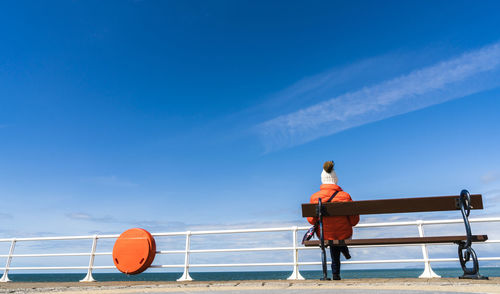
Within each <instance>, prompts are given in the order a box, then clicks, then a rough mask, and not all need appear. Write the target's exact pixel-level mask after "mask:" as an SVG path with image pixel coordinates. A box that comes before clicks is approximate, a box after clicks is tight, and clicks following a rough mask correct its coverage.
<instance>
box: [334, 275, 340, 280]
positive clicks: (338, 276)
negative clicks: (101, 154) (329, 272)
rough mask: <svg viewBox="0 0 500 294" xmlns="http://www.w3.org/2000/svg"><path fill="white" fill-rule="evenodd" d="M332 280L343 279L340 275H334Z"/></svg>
mask: <svg viewBox="0 0 500 294" xmlns="http://www.w3.org/2000/svg"><path fill="white" fill-rule="evenodd" d="M332 280H337V281H338V280H341V278H340V275H333V277H332Z"/></svg>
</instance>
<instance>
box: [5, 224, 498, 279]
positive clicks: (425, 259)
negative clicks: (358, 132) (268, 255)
mask: <svg viewBox="0 0 500 294" xmlns="http://www.w3.org/2000/svg"><path fill="white" fill-rule="evenodd" d="M469 221H470V222H471V223H478V222H500V217H494V218H476V219H469ZM455 223H463V220H462V219H454V220H428V221H424V220H417V221H406V222H384V223H371V224H358V225H357V226H356V228H369V227H390V226H417V228H418V232H419V236H420V237H424V228H423V227H424V225H440V224H455ZM308 228H309V227H308V226H300V227H299V226H293V227H281V228H265V229H241V230H214V231H193V232H191V231H187V232H173V233H155V234H152V235H153V236H154V237H166V236H185V238H186V239H185V242H186V243H185V249H184V250H159V251H157V252H156V253H157V254H184V264H162V265H151V268H183V270H184V271H183V274H182V276H181V277H180V278H179V279H178V281H191V280H192V278H191V276H190V275H189V269H190V268H201V267H205V268H209V267H251V266H259V267H264V266H291V267H293V272H292V274H291V275H290V277H289V278H288V279H289V280H303V279H304V278H303V277H302V275H301V274H300V272H299V266H306V265H320V264H321V262H299V252H300V251H302V250H317V248H311V247H303V246H298V239H297V233H298V231H303V230H307V229H308ZM287 231H288V232H291V233H292V240H293V241H292V244H290V245H291V246H286V247H261V248H232V249H231V248H230V249H197V250H194V249H191V248H190V247H191V246H190V244H191V236H195V235H218V234H241V233H263V232H287ZM118 236H119V235H118V234H116V235H91V236H69V237H39V238H9V239H0V242H10V249H9V253H8V254H6V255H0V257H4V258H6V263H5V267H3V268H0V270H3V271H4V273H3V276H2V277H1V278H0V282H9V281H10V279H9V276H8V274H9V271H11V270H74V269H83V270H87V275H86V276H85V277H84V278H83V279H82V280H80V281H81V282H92V281H95V280H94V278H93V277H92V272H93V270H96V269H114V268H115V267H114V266H113V265H110V266H96V265H94V259H95V256H100V255H112V252H96V248H97V242H98V240H99V239H116V238H118ZM55 240H92V247H91V250H90V252H88V253H87V252H85V253H45V254H14V250H15V247H16V244H17V243H18V242H31V241H55ZM484 243H500V240H488V241H486V242H484ZM476 244H480V243H476ZM432 245H440V244H432ZM400 246H421V248H422V258H421V259H386V260H355V261H343V262H342V263H343V264H374V263H420V262H422V263H424V266H425V268H424V272H423V273H422V274H421V275H420V278H437V277H440V276H439V275H437V274H436V273H434V271H433V270H432V268H431V265H430V264H431V262H453V261H458V258H429V254H428V248H427V245H426V244H402V245H363V246H360V245H358V246H352V247H400ZM252 251H253V252H258V251H292V252H293V260H292V261H290V262H274V263H227V264H219V263H217V264H190V262H189V256H190V254H192V253H220V252H252ZM60 256H88V257H89V263H88V266H44V267H40V266H25V267H12V266H11V262H12V259H13V258H21V257H60ZM478 259H479V260H480V261H487V260H488V261H500V257H480V258H478Z"/></svg>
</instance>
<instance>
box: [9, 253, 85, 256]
mask: <svg viewBox="0 0 500 294" xmlns="http://www.w3.org/2000/svg"><path fill="white" fill-rule="evenodd" d="M89 255H91V253H43V254H12V255H11V256H12V257H56V256H89ZM7 256H8V255H7Z"/></svg>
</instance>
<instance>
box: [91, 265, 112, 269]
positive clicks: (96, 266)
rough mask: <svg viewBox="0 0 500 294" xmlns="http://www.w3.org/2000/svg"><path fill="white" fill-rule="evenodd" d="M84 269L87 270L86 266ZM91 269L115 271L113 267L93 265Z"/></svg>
mask: <svg viewBox="0 0 500 294" xmlns="http://www.w3.org/2000/svg"><path fill="white" fill-rule="evenodd" d="M85 269H88V266H87V267H85ZM92 269H116V267H115V266H114V265H94V266H93V267H92Z"/></svg>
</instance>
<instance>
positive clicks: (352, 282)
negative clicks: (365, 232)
mask: <svg viewBox="0 0 500 294" xmlns="http://www.w3.org/2000/svg"><path fill="white" fill-rule="evenodd" d="M306 290H307V291H308V292H309V293H328V292H331V291H332V290H335V292H336V293H404V292H406V293H437V292H439V293H500V278H499V277H495V278H490V280H460V279H457V278H441V279H349V280H342V281H326V282H324V281H318V280H307V281H263V280H261V281H227V282H225V281H214V282H198V281H193V282H157V281H155V282H147V281H143V282H94V283H77V282H71V283H51V282H47V283H17V282H10V283H5V284H1V285H0V293H53V292H61V293H65V294H77V293H78V294H82V293H103V294H104V293H109V294H116V293H187V292H195V293H208V292H210V293H218V292H221V293H273V292H275V293H303V292H304V291H306Z"/></svg>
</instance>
